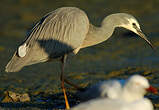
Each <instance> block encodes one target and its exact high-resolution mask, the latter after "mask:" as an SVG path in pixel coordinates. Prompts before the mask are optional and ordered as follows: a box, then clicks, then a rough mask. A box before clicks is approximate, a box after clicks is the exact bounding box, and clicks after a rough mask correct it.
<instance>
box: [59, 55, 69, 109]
mask: <svg viewBox="0 0 159 110" xmlns="http://www.w3.org/2000/svg"><path fill="white" fill-rule="evenodd" d="M66 58H67V55H64V56H63V57H62V60H61V61H62V68H61V76H60V79H61V87H62V91H63V93H64V98H65V105H66V109H70V106H69V103H68V98H67V95H66V90H65V87H64V67H65V62H66Z"/></svg>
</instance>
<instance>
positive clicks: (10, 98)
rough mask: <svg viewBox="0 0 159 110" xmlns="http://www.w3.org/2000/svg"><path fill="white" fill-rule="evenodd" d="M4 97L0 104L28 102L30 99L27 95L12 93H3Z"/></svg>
mask: <svg viewBox="0 0 159 110" xmlns="http://www.w3.org/2000/svg"><path fill="white" fill-rule="evenodd" d="M4 94H5V97H4V98H3V99H2V101H1V102H3V103H7V102H28V101H30V97H29V95H28V94H27V93H24V94H19V93H15V92H12V91H5V92H4Z"/></svg>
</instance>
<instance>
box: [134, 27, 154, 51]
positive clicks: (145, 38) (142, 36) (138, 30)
mask: <svg viewBox="0 0 159 110" xmlns="http://www.w3.org/2000/svg"><path fill="white" fill-rule="evenodd" d="M135 29H136V31H137V33H136V34H138V35H139V36H140V37H141V38H143V39H144V40H145V41H146V42H147V43H148V44H149V45H150V46H151V48H152V49H155V48H154V46H153V45H152V43H151V42H150V41H149V40H148V39H147V37H146V36H145V34H144V33H143V32H142V31H141V30H140V29H139V28H137V27H135Z"/></svg>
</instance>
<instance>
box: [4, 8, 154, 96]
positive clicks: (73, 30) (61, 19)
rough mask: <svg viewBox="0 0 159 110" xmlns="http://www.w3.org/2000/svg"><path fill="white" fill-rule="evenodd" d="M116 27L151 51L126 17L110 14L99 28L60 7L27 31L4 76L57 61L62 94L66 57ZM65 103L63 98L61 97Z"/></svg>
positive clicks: (74, 10)
mask: <svg viewBox="0 0 159 110" xmlns="http://www.w3.org/2000/svg"><path fill="white" fill-rule="evenodd" d="M116 27H123V28H126V29H128V30H130V31H133V32H134V33H136V34H137V35H139V36H140V37H141V38H143V39H144V40H146V42H147V43H148V44H149V45H150V46H151V47H152V44H151V43H150V41H148V39H147V38H146V37H145V35H144V34H143V33H142V31H141V29H140V26H139V23H138V22H137V20H136V19H135V18H134V17H133V16H132V15H129V14H126V13H116V14H111V15H109V16H107V17H105V18H104V20H103V21H102V23H101V26H100V27H96V26H93V25H92V24H90V23H89V20H88V17H87V15H86V13H85V12H84V11H82V10H81V9H79V8H76V7H62V8H58V9H56V10H55V11H52V12H50V13H48V14H47V15H45V16H44V17H43V18H42V19H41V20H40V21H39V22H38V23H37V24H36V25H35V26H34V27H33V29H32V30H31V32H30V34H29V35H28V37H27V38H26V39H25V40H24V42H22V44H21V45H20V46H19V47H18V48H17V49H16V52H15V53H14V55H13V57H12V59H11V60H10V61H9V63H8V64H7V66H6V70H5V71H6V72H16V71H19V70H20V69H22V68H23V67H24V66H27V65H31V64H35V63H39V62H45V61H48V60H50V59H57V58H60V59H61V62H62V68H61V82H62V83H61V85H62V88H63V92H64V94H65V89H64V81H65V82H66V83H69V82H68V81H67V80H66V79H65V78H64V76H63V73H64V65H65V61H66V57H67V55H68V54H70V53H73V54H77V53H78V51H79V50H80V49H81V48H85V47H89V46H92V45H96V44H99V43H101V42H103V41H105V40H107V39H108V38H109V37H111V35H112V33H113V31H114V29H115V28H116ZM65 99H66V97H65Z"/></svg>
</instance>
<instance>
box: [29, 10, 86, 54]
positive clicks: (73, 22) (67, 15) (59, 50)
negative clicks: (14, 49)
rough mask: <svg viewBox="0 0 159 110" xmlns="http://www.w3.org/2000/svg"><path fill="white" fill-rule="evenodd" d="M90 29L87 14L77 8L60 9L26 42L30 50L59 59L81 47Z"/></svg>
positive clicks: (45, 18)
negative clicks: (41, 51)
mask: <svg viewBox="0 0 159 110" xmlns="http://www.w3.org/2000/svg"><path fill="white" fill-rule="evenodd" d="M88 28H89V21H88V18H87V16H86V14H85V13H84V12H83V11H81V10H79V9H77V8H60V9H57V10H55V11H53V12H52V13H49V14H48V15H46V16H45V17H44V18H43V19H42V20H41V21H40V22H39V23H38V25H36V26H35V27H34V28H33V30H32V33H31V34H30V37H29V38H28V39H27V40H26V43H27V45H28V46H29V48H31V49H32V48H34V49H35V50H37V51H39V50H43V51H44V52H45V53H46V54H48V55H49V56H50V55H51V57H58V56H61V55H63V54H65V53H68V52H70V51H73V50H74V49H76V48H78V47H80V45H81V44H82V43H83V41H84V39H85V37H86V34H87V32H88Z"/></svg>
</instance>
